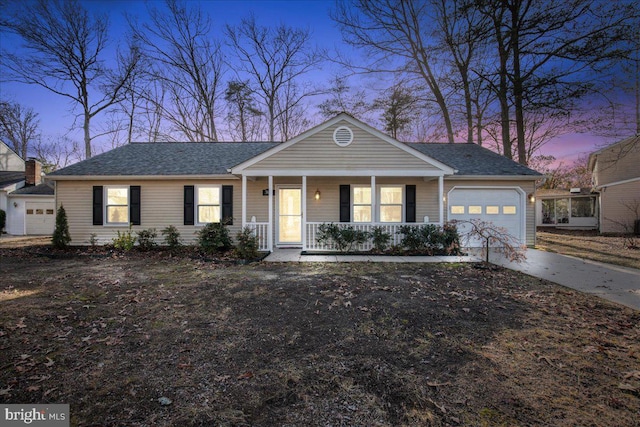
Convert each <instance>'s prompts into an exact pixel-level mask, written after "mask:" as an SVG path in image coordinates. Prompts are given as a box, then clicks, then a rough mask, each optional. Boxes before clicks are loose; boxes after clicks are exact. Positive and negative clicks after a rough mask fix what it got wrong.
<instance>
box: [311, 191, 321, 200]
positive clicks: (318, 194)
mask: <svg viewBox="0 0 640 427" xmlns="http://www.w3.org/2000/svg"><path fill="white" fill-rule="evenodd" d="M313 197H314V198H315V199H316V200H320V190H316V194H315V195H314V196H313Z"/></svg>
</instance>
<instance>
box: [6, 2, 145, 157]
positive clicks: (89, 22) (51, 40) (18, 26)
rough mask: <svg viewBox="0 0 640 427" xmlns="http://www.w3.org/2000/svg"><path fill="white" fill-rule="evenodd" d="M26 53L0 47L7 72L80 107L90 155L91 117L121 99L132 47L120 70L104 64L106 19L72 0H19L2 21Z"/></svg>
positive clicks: (131, 65)
mask: <svg viewBox="0 0 640 427" xmlns="http://www.w3.org/2000/svg"><path fill="white" fill-rule="evenodd" d="M3 26H5V27H6V28H7V29H9V30H10V31H11V32H13V33H15V34H17V35H18V36H20V38H21V39H22V41H23V42H24V47H25V48H26V49H27V52H28V54H25V55H17V54H14V53H10V52H3V53H2V55H3V57H4V59H5V61H3V64H4V66H5V67H6V70H7V73H8V75H9V76H10V78H12V79H15V80H16V81H19V82H22V83H27V84H36V85H39V86H41V87H44V88H45V89H47V90H49V91H51V92H53V93H55V94H58V95H61V96H63V97H65V98H67V99H70V100H71V101H72V102H73V103H74V104H75V105H77V106H79V107H80V108H81V113H80V116H81V118H82V129H83V131H84V148H85V157H86V158H89V157H91V141H92V139H94V137H95V136H94V135H92V130H91V119H93V118H94V117H95V116H96V115H98V114H100V113H101V112H103V111H104V110H106V109H107V108H109V107H111V106H112V105H114V104H116V103H117V102H119V101H120V99H121V97H122V94H123V88H124V87H125V85H126V82H127V81H128V80H129V78H130V76H131V73H132V72H133V70H134V69H135V68H136V65H137V62H138V54H137V51H136V49H135V48H134V47H131V48H130V51H129V54H128V55H125V56H123V58H126V60H125V63H123V64H121V66H120V67H119V71H120V72H116V71H114V70H111V69H109V68H107V67H106V66H105V59H106V58H105V57H104V55H105V48H106V46H107V29H108V19H107V17H106V16H90V15H89V13H88V12H87V11H86V10H85V9H84V7H83V6H82V5H81V4H80V2H79V1H77V0H37V1H33V2H23V3H20V4H19V5H18V7H16V8H15V10H13V11H12V13H11V14H10V15H9V16H8V17H6V19H5V20H4V21H3Z"/></svg>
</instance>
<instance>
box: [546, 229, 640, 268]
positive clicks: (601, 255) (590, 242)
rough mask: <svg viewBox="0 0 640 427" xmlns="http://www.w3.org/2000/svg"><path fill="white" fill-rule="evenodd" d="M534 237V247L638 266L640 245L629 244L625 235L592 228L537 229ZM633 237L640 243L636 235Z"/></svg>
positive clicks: (611, 262)
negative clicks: (616, 234) (591, 229)
mask: <svg viewBox="0 0 640 427" xmlns="http://www.w3.org/2000/svg"><path fill="white" fill-rule="evenodd" d="M536 238H537V245H536V248H537V249H542V250H546V251H550V252H558V253H561V254H564V255H571V256H575V257H578V258H584V259H590V260H592V261H599V262H605V263H608V264H615V265H621V266H623V267H631V268H637V269H640V248H637V247H636V248H632V247H629V246H630V245H629V242H630V241H629V239H628V238H627V239H625V238H624V237H620V236H601V235H599V234H598V233H597V232H596V231H572V230H553V229H548V230H545V231H541V230H540V229H538V231H537V233H536ZM633 241H634V242H635V244H636V245H640V237H635V238H633Z"/></svg>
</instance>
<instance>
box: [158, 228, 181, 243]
mask: <svg viewBox="0 0 640 427" xmlns="http://www.w3.org/2000/svg"><path fill="white" fill-rule="evenodd" d="M162 235H163V236H164V243H165V244H166V245H167V246H169V247H170V248H177V247H178V246H180V245H181V243H180V232H179V231H178V229H177V228H176V227H175V226H174V225H170V226H168V227H166V228H164V229H163V230H162Z"/></svg>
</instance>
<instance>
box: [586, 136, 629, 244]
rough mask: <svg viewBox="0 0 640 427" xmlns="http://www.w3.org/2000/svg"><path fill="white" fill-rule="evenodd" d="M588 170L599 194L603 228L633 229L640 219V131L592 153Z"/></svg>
mask: <svg viewBox="0 0 640 427" xmlns="http://www.w3.org/2000/svg"><path fill="white" fill-rule="evenodd" d="M589 170H590V171H591V173H592V174H593V184H594V189H595V191H597V192H598V193H599V194H600V206H599V210H600V215H599V220H600V223H599V228H600V232H601V233H620V232H631V231H633V229H634V222H635V221H636V220H640V135H636V136H632V137H630V138H627V139H624V140H622V141H620V142H617V143H615V144H612V145H610V146H608V147H605V148H603V149H601V150H598V151H596V152H594V153H591V155H590V156H589Z"/></svg>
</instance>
